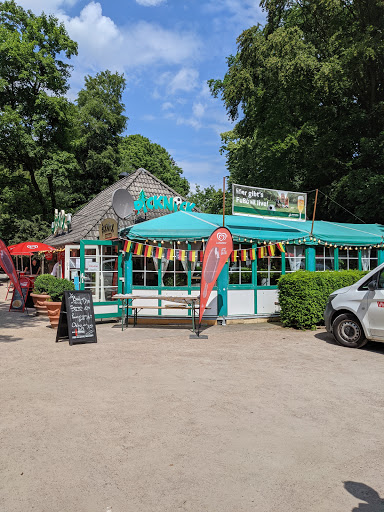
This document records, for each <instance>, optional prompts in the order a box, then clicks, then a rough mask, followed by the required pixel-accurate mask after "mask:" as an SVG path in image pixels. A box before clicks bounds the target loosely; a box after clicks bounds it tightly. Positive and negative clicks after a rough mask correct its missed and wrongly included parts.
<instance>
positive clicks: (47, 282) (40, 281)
mask: <svg viewBox="0 0 384 512" xmlns="http://www.w3.org/2000/svg"><path fill="white" fill-rule="evenodd" d="M56 280H57V278H56V277H55V276H52V275H51V274H42V275H41V276H37V277H36V279H35V284H34V287H33V293H37V294H42V295H49V288H50V286H51V285H52V283H54V282H55V281H56Z"/></svg>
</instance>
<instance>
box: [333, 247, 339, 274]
mask: <svg viewBox="0 0 384 512" xmlns="http://www.w3.org/2000/svg"><path fill="white" fill-rule="evenodd" d="M333 258H334V261H333V265H334V266H333V268H334V270H339V248H338V247H336V248H335V249H334V250H333Z"/></svg>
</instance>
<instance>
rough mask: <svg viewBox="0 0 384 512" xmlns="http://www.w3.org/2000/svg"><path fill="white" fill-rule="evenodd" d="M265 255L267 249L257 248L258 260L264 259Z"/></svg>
mask: <svg viewBox="0 0 384 512" xmlns="http://www.w3.org/2000/svg"><path fill="white" fill-rule="evenodd" d="M266 253H267V249H266V248H265V247H259V249H258V256H259V258H265V256H266Z"/></svg>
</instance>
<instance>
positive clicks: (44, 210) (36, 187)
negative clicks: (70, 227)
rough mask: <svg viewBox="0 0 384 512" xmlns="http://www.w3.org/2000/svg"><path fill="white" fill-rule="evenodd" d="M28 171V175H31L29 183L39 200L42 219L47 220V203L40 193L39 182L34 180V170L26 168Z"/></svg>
mask: <svg viewBox="0 0 384 512" xmlns="http://www.w3.org/2000/svg"><path fill="white" fill-rule="evenodd" d="M28 172H29V176H30V177H31V183H32V186H33V188H34V190H35V193H36V196H37V199H38V201H39V203H40V205H41V211H42V214H43V218H44V220H46V221H49V219H48V209H47V204H46V202H45V200H44V196H43V194H42V192H41V190H40V187H39V184H38V183H37V181H36V177H35V172H34V170H32V169H31V168H29V169H28Z"/></svg>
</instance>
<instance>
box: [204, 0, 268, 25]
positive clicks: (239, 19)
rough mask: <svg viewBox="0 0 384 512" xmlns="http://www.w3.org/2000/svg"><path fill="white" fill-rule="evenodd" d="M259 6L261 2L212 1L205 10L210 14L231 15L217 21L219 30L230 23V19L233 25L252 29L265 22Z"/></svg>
mask: <svg viewBox="0 0 384 512" xmlns="http://www.w3.org/2000/svg"><path fill="white" fill-rule="evenodd" d="M259 4H260V0H210V1H209V2H208V4H207V5H206V6H205V8H206V10H207V11H208V12H212V13H220V14H221V15H222V13H225V14H229V16H228V17H225V18H224V16H221V20H218V19H216V20H215V21H216V24H217V28H218V29H219V27H220V26H221V25H222V24H224V23H227V22H228V18H229V19H230V21H231V22H232V23H235V24H238V25H241V26H243V27H251V26H252V25H256V24H257V23H262V22H263V21H264V20H265V15H264V14H263V11H262V9H261V7H260V5H259Z"/></svg>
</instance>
